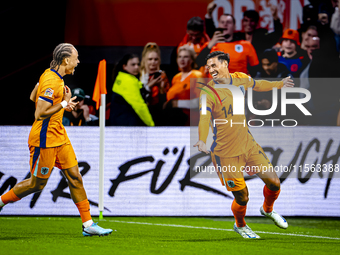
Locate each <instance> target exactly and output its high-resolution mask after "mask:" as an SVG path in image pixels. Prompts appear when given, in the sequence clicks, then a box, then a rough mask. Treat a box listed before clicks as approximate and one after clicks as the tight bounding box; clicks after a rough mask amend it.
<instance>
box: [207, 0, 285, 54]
mask: <svg viewBox="0 0 340 255" xmlns="http://www.w3.org/2000/svg"><path fill="white" fill-rule="evenodd" d="M215 8H216V4H215V2H211V3H209V4H208V7H207V14H206V16H205V22H206V24H207V26H206V30H207V34H208V35H209V36H211V37H212V36H213V33H214V31H215V25H214V22H213V20H212V12H213V11H214V9H215ZM271 12H272V16H273V23H274V31H273V32H271V33H268V30H267V29H265V28H261V27H258V25H259V20H260V16H259V13H258V12H257V11H255V10H246V11H245V12H244V13H243V19H242V27H243V29H244V32H237V33H235V34H234V35H235V36H237V37H238V38H239V39H242V40H246V41H248V42H250V43H251V44H252V45H253V46H254V49H255V51H256V53H257V54H258V55H259V54H261V53H262V52H263V51H264V50H265V49H268V48H271V47H273V46H274V45H275V44H276V43H277V42H278V40H279V39H280V37H281V36H282V30H283V27H282V24H281V21H280V18H279V16H278V12H277V6H275V5H272V6H271ZM219 27H223V26H222V24H219Z"/></svg>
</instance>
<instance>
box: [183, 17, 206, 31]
mask: <svg viewBox="0 0 340 255" xmlns="http://www.w3.org/2000/svg"><path fill="white" fill-rule="evenodd" d="M187 30H193V31H199V32H203V30H204V21H203V20H202V19H201V18H200V17H192V18H191V19H189V21H188V23H187Z"/></svg>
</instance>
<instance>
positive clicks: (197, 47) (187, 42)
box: [177, 32, 210, 55]
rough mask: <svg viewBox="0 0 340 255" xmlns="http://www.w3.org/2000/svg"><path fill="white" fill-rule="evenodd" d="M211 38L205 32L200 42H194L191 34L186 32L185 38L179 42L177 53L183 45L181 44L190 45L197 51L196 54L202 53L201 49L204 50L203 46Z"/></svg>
mask: <svg viewBox="0 0 340 255" xmlns="http://www.w3.org/2000/svg"><path fill="white" fill-rule="evenodd" d="M209 41H210V39H209V36H208V35H207V34H206V33H204V32H203V36H202V38H201V40H200V42H199V43H196V44H194V43H192V42H191V41H190V36H189V35H188V34H186V35H185V36H184V38H183V40H182V41H181V42H180V43H179V45H178V47H177V53H178V49H179V48H180V47H181V46H184V45H188V46H189V47H191V48H193V49H194V50H195V52H196V54H197V55H198V54H200V52H201V50H202V46H203V45H204V44H205V43H206V42H209Z"/></svg>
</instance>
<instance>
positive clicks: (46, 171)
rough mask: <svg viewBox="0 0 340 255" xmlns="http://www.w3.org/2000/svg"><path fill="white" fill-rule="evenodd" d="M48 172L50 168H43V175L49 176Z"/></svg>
mask: <svg viewBox="0 0 340 255" xmlns="http://www.w3.org/2000/svg"><path fill="white" fill-rule="evenodd" d="M48 171H49V168H48V167H42V168H41V174H42V175H46V174H48Z"/></svg>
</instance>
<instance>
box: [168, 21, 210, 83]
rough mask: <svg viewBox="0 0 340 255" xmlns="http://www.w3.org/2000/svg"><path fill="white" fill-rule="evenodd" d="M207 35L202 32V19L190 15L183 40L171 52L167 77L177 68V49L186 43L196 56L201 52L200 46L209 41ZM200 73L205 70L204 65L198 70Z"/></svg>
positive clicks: (174, 73) (172, 74)
mask: <svg viewBox="0 0 340 255" xmlns="http://www.w3.org/2000/svg"><path fill="white" fill-rule="evenodd" d="M209 41H210V38H209V36H208V35H207V34H206V33H205V32H204V21H203V20H202V19H201V18H200V17H192V18H191V19H190V20H189V21H188V23H187V33H186V35H185V36H184V38H183V40H182V41H181V42H180V43H179V45H178V47H176V48H175V49H174V50H173V52H172V53H171V67H170V69H169V70H168V71H170V72H169V73H170V74H169V73H168V74H169V75H170V76H169V77H174V76H175V75H176V74H177V73H178V70H179V67H178V65H177V54H178V49H179V48H180V47H182V46H184V45H188V46H190V47H192V48H193V49H194V50H195V53H196V56H197V55H198V54H199V53H200V52H201V48H202V46H203V45H204V44H205V43H206V42H209ZM200 71H201V72H202V73H204V72H205V66H204V67H202V69H201V70H200Z"/></svg>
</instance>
